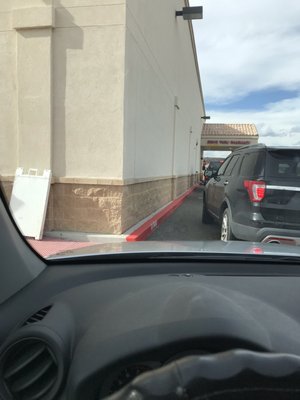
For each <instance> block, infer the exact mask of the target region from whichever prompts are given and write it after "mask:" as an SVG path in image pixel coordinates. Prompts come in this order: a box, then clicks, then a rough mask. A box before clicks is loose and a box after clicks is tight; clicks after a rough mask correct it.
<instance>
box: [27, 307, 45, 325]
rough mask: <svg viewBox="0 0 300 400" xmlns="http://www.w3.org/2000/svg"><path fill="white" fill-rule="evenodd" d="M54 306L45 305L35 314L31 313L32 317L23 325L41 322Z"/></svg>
mask: <svg viewBox="0 0 300 400" xmlns="http://www.w3.org/2000/svg"><path fill="white" fill-rule="evenodd" d="M51 307H52V306H48V307H44V308H42V309H41V310H39V311H38V312H36V313H35V314H33V315H31V317H29V318H28V319H27V320H26V321H25V322H24V324H23V326H25V325H30V324H34V323H35V322H39V321H42V320H43V319H44V318H45V317H46V315H47V314H48V312H49V311H50V309H51Z"/></svg>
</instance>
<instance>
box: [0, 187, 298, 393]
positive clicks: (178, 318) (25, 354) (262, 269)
mask: <svg viewBox="0 0 300 400" xmlns="http://www.w3.org/2000/svg"><path fill="white" fill-rule="evenodd" d="M0 235H1V238H2V240H1V242H0V248H1V264H0V265H1V268H0V273H1V279H0V297H1V299H0V301H1V305H0V345H1V347H0V397H1V398H2V399H4V400H6V399H7V400H12V399H16V400H19V399H20V400H25V399H26V400H34V399H45V400H49V399H61V400H63V399H65V400H67V399H68V400H83V399H84V400H98V399H111V400H112V399H175V398H178V399H214V400H215V399H296V398H299V391H300V383H299V382H300V380H299V373H300V312H299V306H298V301H297V299H299V301H300V291H299V285H300V270H299V259H297V258H295V257H294V258H293V257H281V258H280V257H278V258H277V259H276V258H273V259H272V258H271V257H264V256H259V258H258V256H256V255H255V254H253V256H249V255H243V254H240V255H239V256H228V255H222V257H219V258H218V257H209V255H207V254H206V255H205V254H200V253H199V254H198V255H197V254H194V255H193V256H190V255H185V254H183V253H178V254H174V253H173V254H164V253H159V252H157V253H151V254H146V253H145V254H143V255H142V256H141V255H137V254H130V255H127V256H126V257H124V256H122V254H119V255H115V256H107V257H103V256H99V255H98V256H97V255H90V256H84V257H75V256H70V257H64V258H63V257H60V258H59V257H57V258H52V259H51V260H50V259H49V260H45V259H42V258H41V257H40V256H39V255H38V254H36V253H34V251H33V250H32V249H31V248H29V246H28V245H27V243H26V241H25V239H24V238H23V237H22V235H21V234H20V232H19V231H18V228H17V226H16V224H15V222H14V221H13V219H12V217H11V215H10V213H9V210H8V207H7V205H6V204H5V202H4V197H3V194H2V193H1V201H0ZM267 246H272V245H267Z"/></svg>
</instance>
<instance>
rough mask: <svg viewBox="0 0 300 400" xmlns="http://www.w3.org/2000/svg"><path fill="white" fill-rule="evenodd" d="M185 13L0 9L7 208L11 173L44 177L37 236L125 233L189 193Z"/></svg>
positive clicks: (189, 67)
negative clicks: (44, 209)
mask: <svg viewBox="0 0 300 400" xmlns="http://www.w3.org/2000/svg"><path fill="white" fill-rule="evenodd" d="M185 3H186V2H185V1H184V0H5V1H1V0H0V121H1V129H0V176H1V175H2V177H0V179H2V180H3V181H4V184H5V191H6V193H7V196H8V197H9V196H10V192H11V187H12V185H11V182H12V181H13V175H14V173H15V169H16V168H17V167H24V168H25V169H28V168H37V169H39V170H40V171H42V170H43V169H45V168H50V169H51V170H52V172H53V184H52V186H51V194H50V200H49V204H48V213H47V223H46V230H71V231H83V232H97V233H122V232H124V231H126V230H127V229H128V228H130V227H131V226H133V225H134V224H135V223H137V222H139V221H140V220H141V219H143V218H145V217H146V216H147V215H149V214H150V213H152V212H154V211H155V210H157V209H158V208H160V207H162V206H163V205H165V204H167V203H168V202H170V201H171V200H173V199H174V198H175V197H177V196H178V195H180V194H181V193H182V192H184V191H185V190H186V189H187V188H189V187H190V186H191V185H192V184H193V183H194V181H193V179H194V177H193V176H191V175H192V174H195V171H196V170H199V166H200V135H201V129H202V121H201V119H200V117H201V115H203V114H204V111H203V101H202V94H201V88H200V86H199V81H198V75H197V69H196V68H197V66H196V63H195V54H194V52H193V42H192V39H191V31H190V25H189V23H188V22H187V21H183V19H182V18H181V17H180V18H177V19H176V18H175V10H177V9H181V8H182V7H183V6H184V5H185ZM158 11H159V12H158ZM196 142H198V146H196Z"/></svg>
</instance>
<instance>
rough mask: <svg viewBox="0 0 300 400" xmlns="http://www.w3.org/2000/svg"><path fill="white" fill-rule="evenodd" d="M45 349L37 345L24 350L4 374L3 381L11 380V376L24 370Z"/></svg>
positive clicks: (41, 345)
mask: <svg viewBox="0 0 300 400" xmlns="http://www.w3.org/2000/svg"><path fill="white" fill-rule="evenodd" d="M45 348H46V346H45V345H44V344H42V343H37V344H36V345H35V346H32V347H30V348H29V349H26V351H24V352H22V354H21V355H20V357H18V358H16V360H15V362H12V364H11V365H10V367H9V369H8V370H7V371H6V372H5V376H4V379H9V378H11V377H12V376H13V375H15V374H17V373H18V372H19V371H21V370H22V369H23V368H25V367H26V366H27V365H28V364H30V363H31V362H32V361H34V360H35V359H36V358H37V357H39V356H40V355H41V354H42V352H43V351H44V350H45Z"/></svg>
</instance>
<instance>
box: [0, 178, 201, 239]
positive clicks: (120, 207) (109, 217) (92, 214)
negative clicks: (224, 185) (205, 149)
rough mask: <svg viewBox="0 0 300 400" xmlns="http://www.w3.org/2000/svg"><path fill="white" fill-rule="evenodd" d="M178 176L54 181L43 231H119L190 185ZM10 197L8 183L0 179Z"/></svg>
mask: <svg viewBox="0 0 300 400" xmlns="http://www.w3.org/2000/svg"><path fill="white" fill-rule="evenodd" d="M194 181H195V178H193V177H179V178H175V179H163V180H157V181H151V182H144V183H135V184H131V185H124V186H117V185H115V186H109V185H91V184H75V183H72V184H70V183H54V184H52V185H51V190H50V196H49V202H48V209H47V215H46V221H45V229H44V231H45V232H46V231H71V232H86V233H100V234H121V233H124V232H125V231H127V230H128V229H129V228H131V227H132V226H133V225H135V224H136V223H138V222H139V221H141V220H142V219H144V218H146V217H147V216H148V215H150V214H152V213H153V212H155V211H156V210H158V209H159V208H161V207H163V206H164V205H166V204H168V203H169V202H170V201H172V200H173V199H174V198H176V197H178V196H179V195H180V194H182V193H184V192H185V191H186V190H187V189H188V188H189V187H190V186H192V185H193V183H194ZM2 187H3V189H4V192H5V195H6V197H7V199H8V201H9V200H10V196H11V192H12V182H2Z"/></svg>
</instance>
